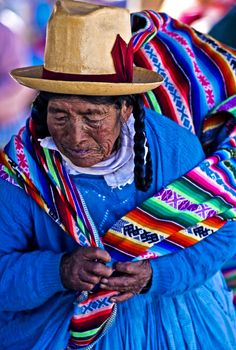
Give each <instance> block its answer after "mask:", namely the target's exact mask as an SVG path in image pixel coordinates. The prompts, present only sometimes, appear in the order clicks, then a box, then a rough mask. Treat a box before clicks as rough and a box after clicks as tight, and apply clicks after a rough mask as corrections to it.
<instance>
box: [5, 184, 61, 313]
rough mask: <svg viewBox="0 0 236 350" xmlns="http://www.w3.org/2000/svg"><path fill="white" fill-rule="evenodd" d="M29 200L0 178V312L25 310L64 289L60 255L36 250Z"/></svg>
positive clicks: (20, 191)
mask: <svg viewBox="0 0 236 350" xmlns="http://www.w3.org/2000/svg"><path fill="white" fill-rule="evenodd" d="M31 201H32V200H31V199H30V197H29V196H28V195H27V194H26V193H25V192H24V191H23V190H22V189H20V188H18V187H15V186H13V185H11V184H9V183H8V182H6V181H4V180H1V179H0V222H1V226H0V241H1V245H0V309H1V310H8V311H20V310H29V309H33V308H35V307H37V306H40V305H42V304H43V303H44V302H45V301H46V300H48V299H49V298H50V297H51V296H52V295H54V294H55V293H57V292H59V291H63V290H64V288H63V286H62V284H61V279H60V273H59V271H60V269H59V266H60V259H61V254H58V253H56V252H53V251H49V250H47V249H45V250H43V249H42V250H37V249H38V248H37V245H36V242H35V237H34V218H33V215H32V212H31Z"/></svg>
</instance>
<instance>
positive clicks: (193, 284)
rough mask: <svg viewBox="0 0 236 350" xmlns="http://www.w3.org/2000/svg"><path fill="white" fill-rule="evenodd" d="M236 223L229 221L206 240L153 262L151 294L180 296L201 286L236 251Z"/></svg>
mask: <svg viewBox="0 0 236 350" xmlns="http://www.w3.org/2000/svg"><path fill="white" fill-rule="evenodd" d="M235 247H236V222H235V221H229V222H228V223H227V224H225V225H224V226H223V227H222V228H221V229H219V230H218V231H216V232H215V233H213V234H212V235H210V236H209V237H207V238H206V239H205V240H203V241H201V242H199V243H197V244H195V245H194V246H192V247H189V248H187V249H185V250H182V251H181V252H179V253H176V254H173V255H166V256H164V257H161V258H159V259H153V260H151V266H152V269H153V278H152V286H151V289H150V290H149V292H150V293H156V294H159V295H165V296H174V295H176V294H181V293H183V292H186V291H188V290H191V289H193V288H197V287H199V286H200V285H202V284H203V283H204V282H205V281H206V280H207V279H209V278H210V277H212V276H213V275H214V274H215V273H216V272H217V271H219V270H220V269H221V268H222V266H223V264H224V263H225V262H226V261H227V260H229V259H230V258H232V257H233V255H234V254H235V252H236V248H235Z"/></svg>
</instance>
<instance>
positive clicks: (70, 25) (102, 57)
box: [44, 0, 131, 75]
mask: <svg viewBox="0 0 236 350" xmlns="http://www.w3.org/2000/svg"><path fill="white" fill-rule="evenodd" d="M117 34H120V36H121V37H122V38H123V39H124V41H126V42H127V43H128V42H129V40H130V38H131V26H130V14H129V11H128V10H127V9H124V8H116V7H109V6H106V7H104V6H100V5H94V4H89V3H83V2H78V1H70V0H64V1H63V0H60V1H57V2H56V4H55V6H54V10H53V12H52V15H51V17H50V19H49V22H48V26H47V35H46V46H45V55H44V61H45V63H44V67H45V68H46V69H47V70H49V71H52V72H59V73H67V74H99V75H100V74H114V73H115V68H114V63H113V59H112V56H111V51H112V48H113V46H114V43H115V40H116V37H117Z"/></svg>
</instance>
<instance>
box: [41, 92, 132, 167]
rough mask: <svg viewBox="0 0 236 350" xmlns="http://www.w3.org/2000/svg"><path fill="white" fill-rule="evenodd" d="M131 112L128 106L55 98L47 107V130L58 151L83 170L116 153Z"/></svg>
mask: <svg viewBox="0 0 236 350" xmlns="http://www.w3.org/2000/svg"><path fill="white" fill-rule="evenodd" d="M131 112H132V107H127V106H126V104H125V102H124V103H123V105H122V108H121V110H117V108H116V106H115V105H106V104H94V103H91V102H87V101H86V102H85V101H84V100H82V99H81V98H79V97H76V96H73V97H69V96H68V97H65V98H53V99H51V100H50V101H49V103H48V111H47V125H48V130H49V132H50V134H51V136H52V138H53V140H54V142H55V144H56V146H57V148H58V149H59V151H60V152H61V153H63V154H64V155H65V156H66V157H67V158H69V159H70V161H71V162H72V163H73V164H75V165H77V166H80V167H90V166H92V165H94V164H97V163H98V162H100V161H102V160H106V159H107V158H108V157H109V156H110V154H111V153H112V152H113V150H114V148H115V145H116V141H117V139H118V138H119V135H120V131H121V123H122V122H126V121H127V120H128V118H129V116H130V114H131Z"/></svg>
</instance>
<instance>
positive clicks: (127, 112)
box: [121, 101, 133, 123]
mask: <svg viewBox="0 0 236 350" xmlns="http://www.w3.org/2000/svg"><path fill="white" fill-rule="evenodd" d="M132 112H133V106H131V105H129V106H128V105H127V102H126V101H124V102H123V103H122V107H121V119H122V121H123V122H125V123H126V122H127V121H128V119H129V117H130V116H131V114H132Z"/></svg>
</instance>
